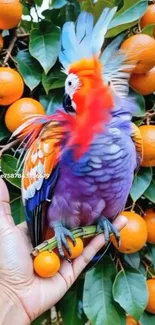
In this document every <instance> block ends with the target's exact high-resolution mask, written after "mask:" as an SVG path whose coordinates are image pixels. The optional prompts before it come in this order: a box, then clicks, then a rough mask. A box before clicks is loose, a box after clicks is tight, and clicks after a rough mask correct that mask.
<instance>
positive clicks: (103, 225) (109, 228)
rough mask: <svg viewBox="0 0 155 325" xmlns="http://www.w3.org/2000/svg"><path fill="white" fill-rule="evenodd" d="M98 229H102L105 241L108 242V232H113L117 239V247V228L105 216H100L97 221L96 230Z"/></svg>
mask: <svg viewBox="0 0 155 325" xmlns="http://www.w3.org/2000/svg"><path fill="white" fill-rule="evenodd" d="M100 230H103V231H104V237H105V242H106V243H108V241H109V239H110V234H111V233H113V234H114V236H115V238H116V240H117V244H118V247H119V246H120V234H119V232H118V230H117V228H116V227H115V226H114V225H113V224H112V223H111V222H110V221H109V220H108V219H107V218H105V217H101V218H100V219H99V221H98V223H97V232H99V231H100Z"/></svg>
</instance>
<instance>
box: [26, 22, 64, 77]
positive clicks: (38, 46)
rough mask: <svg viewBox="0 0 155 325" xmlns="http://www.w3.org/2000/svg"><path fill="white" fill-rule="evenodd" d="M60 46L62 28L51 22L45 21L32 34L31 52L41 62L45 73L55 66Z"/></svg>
mask: <svg viewBox="0 0 155 325" xmlns="http://www.w3.org/2000/svg"><path fill="white" fill-rule="evenodd" d="M59 44H60V28H59V27H57V26H55V25H54V24H52V23H51V22H49V21H46V20H43V21H41V22H40V23H39V24H38V28H34V29H33V30H32V31H31V33H30V44H29V50H30V53H31V55H32V56H33V57H34V58H35V59H36V60H38V61H39V63H40V64H41V66H42V67H43V69H44V71H45V73H48V71H49V70H50V69H51V68H52V67H53V66H54V64H55V62H56V60H57V57H58V53H59Z"/></svg>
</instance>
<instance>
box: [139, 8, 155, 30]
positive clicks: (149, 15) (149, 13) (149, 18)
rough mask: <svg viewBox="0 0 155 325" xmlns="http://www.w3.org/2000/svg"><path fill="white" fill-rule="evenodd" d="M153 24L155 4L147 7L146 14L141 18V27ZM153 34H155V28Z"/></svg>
mask: <svg viewBox="0 0 155 325" xmlns="http://www.w3.org/2000/svg"><path fill="white" fill-rule="evenodd" d="M151 24H155V4H152V5H150V6H148V7H147V10H146V12H145V14H144V16H143V17H142V18H141V20H140V27H141V29H143V28H144V27H145V26H148V25H151ZM153 34H154V36H155V28H154V29H153Z"/></svg>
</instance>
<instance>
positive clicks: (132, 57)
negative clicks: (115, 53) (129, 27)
mask: <svg viewBox="0 0 155 325" xmlns="http://www.w3.org/2000/svg"><path fill="white" fill-rule="evenodd" d="M121 49H122V50H123V51H125V53H126V56H127V61H128V62H129V63H133V64H136V66H135V68H134V69H133V72H134V73H146V72H148V71H149V70H151V69H152V68H153V67H154V65H155V55H154V52H155V40H154V38H153V37H151V36H149V35H146V34H136V35H133V36H131V37H129V38H128V39H126V40H125V41H124V42H123V43H122V45H121Z"/></svg>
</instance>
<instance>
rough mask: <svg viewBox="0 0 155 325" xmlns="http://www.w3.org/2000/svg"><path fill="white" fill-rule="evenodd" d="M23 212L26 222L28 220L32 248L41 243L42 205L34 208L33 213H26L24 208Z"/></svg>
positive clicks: (42, 232)
mask: <svg viewBox="0 0 155 325" xmlns="http://www.w3.org/2000/svg"><path fill="white" fill-rule="evenodd" d="M25 212H26V215H27V220H28V219H29V218H30V220H31V221H30V222H29V221H28V222H27V225H28V229H29V234H30V238H31V241H32V245H33V247H35V246H37V245H39V244H41V243H42V241H43V234H44V231H43V228H44V226H43V224H44V218H43V217H42V213H43V209H42V205H41V204H40V205H39V206H37V207H36V209H34V210H33V211H31V212H30V210H28V211H27V208H25Z"/></svg>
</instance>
